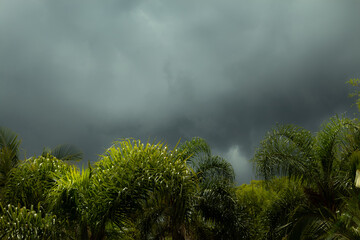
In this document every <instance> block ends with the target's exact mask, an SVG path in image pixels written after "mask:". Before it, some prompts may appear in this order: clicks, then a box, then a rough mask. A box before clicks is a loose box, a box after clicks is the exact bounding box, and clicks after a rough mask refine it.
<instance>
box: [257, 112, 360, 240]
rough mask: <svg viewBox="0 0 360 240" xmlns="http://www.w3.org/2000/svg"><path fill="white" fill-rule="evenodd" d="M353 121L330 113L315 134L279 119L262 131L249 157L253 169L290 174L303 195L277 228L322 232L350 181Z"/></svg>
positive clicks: (354, 141) (353, 155)
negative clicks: (303, 201)
mask: <svg viewBox="0 0 360 240" xmlns="http://www.w3.org/2000/svg"><path fill="white" fill-rule="evenodd" d="M357 126H358V123H357V122H356V121H355V120H349V119H346V118H338V117H334V118H331V119H330V121H329V122H327V123H325V124H324V125H323V126H322V128H321V130H320V131H319V132H318V133H316V134H314V135H313V134H312V133H311V132H310V131H307V130H305V129H302V128H299V127H296V126H293V125H285V126H281V125H279V126H277V127H276V128H275V129H274V130H272V131H270V132H269V133H267V135H266V136H265V138H264V140H263V141H262V142H261V144H260V147H259V148H258V149H257V152H256V154H255V156H254V158H253V161H254V164H255V166H256V169H257V173H258V174H259V175H260V176H261V177H263V178H264V179H265V180H269V179H271V178H273V177H274V176H288V177H294V178H295V179H296V180H298V181H300V182H301V183H302V186H303V191H304V193H305V196H306V204H305V206H304V207H302V208H299V207H295V206H294V208H293V210H294V212H293V213H292V214H291V216H292V220H291V221H292V224H285V225H279V226H278V228H283V229H284V228H287V229H290V230H289V231H294V232H299V230H300V231H301V232H302V234H301V235H298V236H306V234H307V233H306V232H308V233H309V232H311V234H313V235H314V236H316V235H317V236H323V235H326V233H327V231H328V230H329V228H330V225H331V224H332V223H333V222H334V221H335V220H336V212H337V211H338V210H339V209H340V207H341V204H342V199H343V197H344V196H347V195H348V192H347V189H349V187H351V186H352V185H353V182H354V176H355V174H354V173H355V171H356V168H355V166H356V165H357V164H358V163H359V158H357V157H356V156H357V155H356V154H357V153H358V151H359V147H360V145H359V144H358V143H359V142H360V140H359V139H360V137H359V129H358V127H357ZM289 221H290V220H289ZM305 230H306V231H305ZM290 235H291V234H290ZM292 236H293V235H292Z"/></svg>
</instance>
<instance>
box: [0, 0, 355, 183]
mask: <svg viewBox="0 0 360 240" xmlns="http://www.w3.org/2000/svg"><path fill="white" fill-rule="evenodd" d="M0 6H1V8H0V125H1V126H6V127H9V128H11V129H12V130H13V131H15V132H17V133H18V134H19V135H20V137H21V138H22V142H23V143H22V147H23V148H24V149H26V154H27V155H28V156H29V155H33V154H39V153H40V152H41V150H42V148H43V147H45V146H49V147H53V146H55V145H57V144H60V143H71V144H75V145H76V146H78V147H79V148H81V149H82V150H83V151H84V152H85V161H87V160H90V161H95V160H97V154H101V153H102V152H103V151H104V149H105V148H107V147H109V146H110V145H111V143H112V141H114V140H116V139H120V138H127V137H133V138H139V139H142V140H144V141H147V140H148V139H150V140H154V139H157V140H164V141H166V142H168V143H169V144H170V145H175V144H176V143H177V141H178V140H179V139H180V138H181V139H182V140H189V139H191V138H192V137H194V136H200V137H203V138H205V139H206V140H207V141H208V142H209V144H210V145H211V146H212V148H213V150H214V153H216V154H220V155H221V156H223V157H225V158H227V159H228V160H229V161H231V162H232V164H233V166H234V168H235V172H236V173H237V180H238V181H239V182H246V181H249V180H250V179H252V178H254V173H253V172H252V167H251V164H250V163H248V160H249V159H250V158H251V157H252V154H253V153H254V150H255V148H256V146H257V145H258V143H259V141H260V140H261V138H262V136H263V135H264V134H265V132H266V131H267V130H269V129H270V128H271V127H272V126H274V125H275V124H276V123H294V124H298V125H300V126H303V127H305V128H308V129H311V130H314V131H316V130H317V129H318V127H319V126H320V124H321V122H323V121H324V120H326V119H327V118H328V117H330V116H332V115H334V114H342V113H344V112H348V115H350V116H351V114H350V113H351V112H353V111H354V110H352V109H351V108H350V106H351V103H352V102H353V100H351V99H349V98H348V96H347V95H348V93H349V89H348V87H347V86H346V85H345V84H344V83H345V81H347V80H348V79H350V78H353V77H359V75H360V74H359V71H360V70H359V69H360V68H359V67H360V45H359V42H360V27H359V22H360V15H359V14H358V11H359V9H360V2H359V1H356V0H352V1H351V0H345V1H332V0H319V1H312V0H291V1H278V0H270V1H269V0H267V1H265V0H262V1H261V0H251V1H250V0H241V1H238V0H236V1H235V0H226V1H215V0H213V1H209V0H197V1H187V0H185V1H167V0H154V1H144V0H143V1H141V0H138V1H135V0H120V1H119V0H116V1H115V0H108V1H95V0H87V1H81V0H78V1H73V0H62V1H45V0H17V1H13V0H0Z"/></svg>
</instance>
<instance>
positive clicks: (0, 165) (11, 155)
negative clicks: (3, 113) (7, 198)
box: [0, 127, 21, 199]
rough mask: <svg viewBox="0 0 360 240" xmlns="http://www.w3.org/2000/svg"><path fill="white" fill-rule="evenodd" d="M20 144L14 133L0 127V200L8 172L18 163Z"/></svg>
mask: <svg viewBox="0 0 360 240" xmlns="http://www.w3.org/2000/svg"><path fill="white" fill-rule="evenodd" d="M20 142H21V141H20V140H19V139H18V136H17V135H16V133H14V132H12V131H11V130H10V129H8V128H4V127H0V191H1V192H0V199H1V198H2V195H3V193H2V190H3V188H4V186H5V184H6V181H7V179H8V176H9V172H10V170H11V169H12V168H14V167H15V166H16V165H17V164H18V163H19V155H18V151H19V145H20Z"/></svg>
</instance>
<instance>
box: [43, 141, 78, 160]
mask: <svg viewBox="0 0 360 240" xmlns="http://www.w3.org/2000/svg"><path fill="white" fill-rule="evenodd" d="M47 154H50V155H52V156H54V157H56V158H57V159H60V160H63V161H80V160H82V159H83V152H82V151H81V150H79V149H78V148H77V147H75V146H73V145H71V144H60V145H58V146H56V147H54V148H53V149H50V148H45V149H44V150H43V154H42V155H43V156H46V155H47Z"/></svg>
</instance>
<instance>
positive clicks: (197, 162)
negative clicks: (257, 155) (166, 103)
mask: <svg viewBox="0 0 360 240" xmlns="http://www.w3.org/2000/svg"><path fill="white" fill-rule="evenodd" d="M179 152H182V153H183V154H184V156H185V157H186V159H187V162H188V165H189V167H190V168H191V169H192V170H193V171H194V172H195V173H196V175H197V176H198V178H199V187H198V191H197V193H196V195H195V200H196V201H195V202H194V204H195V205H194V208H195V209H196V212H194V215H196V214H198V215H199V216H198V217H195V216H194V217H193V218H194V219H195V220H198V219H199V218H200V219H203V222H195V223H193V224H192V225H193V226H195V231H193V232H194V233H201V232H204V231H207V232H209V231H208V230H206V229H210V232H211V235H212V238H215V239H240V238H244V237H245V235H246V232H247V231H246V230H245V226H244V225H243V222H242V219H241V212H240V209H238V205H237V203H236V195H235V188H234V179H235V174H234V170H233V168H232V166H231V164H230V163H229V162H227V161H226V160H225V159H224V158H222V157H220V156H214V155H212V153H211V148H210V146H209V145H208V144H207V142H206V141H205V140H204V139H202V138H198V137H195V138H193V139H192V140H191V141H186V142H184V143H183V144H182V145H181V146H180V147H179ZM204 221H205V222H204ZM204 223H205V224H204ZM214 223H215V225H214ZM197 224H200V225H201V226H202V229H201V228H199V227H196V225H197ZM207 237H208V238H209V235H208V236H207Z"/></svg>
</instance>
